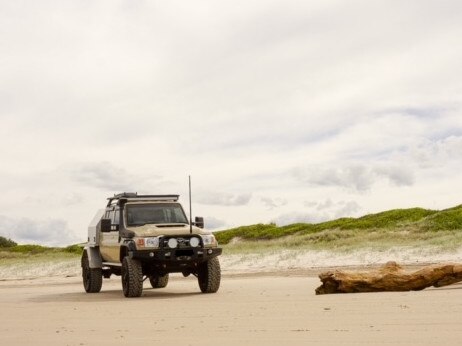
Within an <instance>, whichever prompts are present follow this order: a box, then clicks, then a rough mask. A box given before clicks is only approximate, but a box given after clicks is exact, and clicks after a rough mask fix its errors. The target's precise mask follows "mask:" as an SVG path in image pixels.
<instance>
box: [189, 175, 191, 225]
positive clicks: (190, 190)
mask: <svg viewBox="0 0 462 346" xmlns="http://www.w3.org/2000/svg"><path fill="white" fill-rule="evenodd" d="M189 233H190V234H192V203H191V176H189Z"/></svg>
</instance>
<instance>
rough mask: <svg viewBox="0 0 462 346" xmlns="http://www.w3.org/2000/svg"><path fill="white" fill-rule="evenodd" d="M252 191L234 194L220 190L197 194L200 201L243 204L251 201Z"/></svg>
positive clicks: (210, 203) (219, 203)
mask: <svg viewBox="0 0 462 346" xmlns="http://www.w3.org/2000/svg"><path fill="white" fill-rule="evenodd" d="M251 197H252V194H251V193H244V194H232V193H224V192H223V193H220V192H202V193H200V194H198V195H197V196H196V200H197V202H198V203H201V204H207V205H221V206H228V207H229V206H242V205H246V204H248V203H249V201H250V199H251Z"/></svg>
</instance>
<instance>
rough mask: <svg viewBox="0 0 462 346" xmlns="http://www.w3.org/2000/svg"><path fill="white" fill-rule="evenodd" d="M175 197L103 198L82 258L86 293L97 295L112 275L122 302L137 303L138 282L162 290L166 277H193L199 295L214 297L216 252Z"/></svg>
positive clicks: (218, 251)
mask: <svg viewBox="0 0 462 346" xmlns="http://www.w3.org/2000/svg"><path fill="white" fill-rule="evenodd" d="M178 197H179V196H178V195H138V194H137V193H126V192H125V193H121V194H117V195H114V197H110V198H108V200H109V201H108V203H107V206H106V209H105V210H100V211H99V212H98V213H97V214H96V215H95V217H94V219H93V221H92V222H91V223H90V226H89V227H88V244H87V245H86V246H85V249H84V252H83V254H82V277H83V286H84V287H85V291H86V292H88V293H96V292H99V291H100V290H101V286H102V283H103V277H104V278H109V277H110V276H111V275H112V274H115V275H120V276H121V277H122V287H123V292H124V295H125V296H126V297H139V296H141V294H142V292H143V282H144V280H146V279H149V282H150V283H151V286H152V287H153V288H163V287H165V286H167V283H168V278H169V273H183V275H184V276H188V275H191V274H192V275H194V276H196V277H197V279H198V282H199V287H200V289H201V291H202V292H203V293H215V292H217V291H218V288H219V287H220V279H221V271H220V263H219V261H218V257H217V256H218V255H220V254H221V252H222V250H221V249H220V248H218V244H217V241H216V239H215V237H214V236H213V234H212V233H210V232H206V231H204V230H203V227H204V219H203V218H200V217H196V218H195V222H194V223H192V222H191V221H188V219H187V217H186V214H185V212H184V210H183V208H182V206H181V204H180V203H179V202H178Z"/></svg>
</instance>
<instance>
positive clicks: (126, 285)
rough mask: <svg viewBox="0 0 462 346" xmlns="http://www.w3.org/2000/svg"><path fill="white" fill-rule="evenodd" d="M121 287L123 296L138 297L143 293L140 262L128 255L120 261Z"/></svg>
mask: <svg viewBox="0 0 462 346" xmlns="http://www.w3.org/2000/svg"><path fill="white" fill-rule="evenodd" d="M122 288H123V291H124V296H125V297H139V296H141V294H142V293H143V271H142V269H141V263H140V262H139V261H137V260H134V259H132V258H130V257H128V256H125V257H124V259H123V261H122Z"/></svg>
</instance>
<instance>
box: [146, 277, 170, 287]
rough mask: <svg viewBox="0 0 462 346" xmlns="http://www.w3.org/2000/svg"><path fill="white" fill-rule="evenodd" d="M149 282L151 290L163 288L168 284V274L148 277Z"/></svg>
mask: <svg viewBox="0 0 462 346" xmlns="http://www.w3.org/2000/svg"><path fill="white" fill-rule="evenodd" d="M149 282H150V283H151V286H152V288H164V287H166V286H167V284H168V273H167V274H165V275H162V276H157V275H156V276H154V275H153V276H150V277H149Z"/></svg>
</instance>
